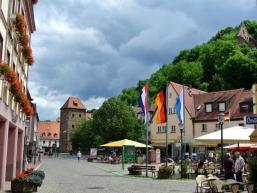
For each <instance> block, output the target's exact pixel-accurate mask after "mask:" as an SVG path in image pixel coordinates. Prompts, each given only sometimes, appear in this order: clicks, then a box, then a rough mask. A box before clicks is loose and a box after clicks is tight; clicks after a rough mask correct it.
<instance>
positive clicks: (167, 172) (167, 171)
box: [158, 166, 174, 179]
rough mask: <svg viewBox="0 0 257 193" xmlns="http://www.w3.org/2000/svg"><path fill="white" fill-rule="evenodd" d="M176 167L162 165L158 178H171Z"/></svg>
mask: <svg viewBox="0 0 257 193" xmlns="http://www.w3.org/2000/svg"><path fill="white" fill-rule="evenodd" d="M173 170H174V167H173V166H167V167H166V166H163V167H160V169H159V171H158V178H159V179H169V178H170V177H171V175H172V174H173Z"/></svg>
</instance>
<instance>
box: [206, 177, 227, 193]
mask: <svg viewBox="0 0 257 193" xmlns="http://www.w3.org/2000/svg"><path fill="white" fill-rule="evenodd" d="M209 185H210V187H211V190H212V193H223V192H224V189H223V187H224V182H223V181H221V180H220V179H218V178H216V179H215V180H214V181H210V183H209Z"/></svg>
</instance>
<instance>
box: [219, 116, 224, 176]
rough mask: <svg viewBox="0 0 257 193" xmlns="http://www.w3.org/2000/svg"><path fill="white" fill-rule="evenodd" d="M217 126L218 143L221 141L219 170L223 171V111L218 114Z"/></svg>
mask: <svg viewBox="0 0 257 193" xmlns="http://www.w3.org/2000/svg"><path fill="white" fill-rule="evenodd" d="M218 121H219V127H220V133H221V137H220V143H221V170H222V172H223V171H224V148H223V146H224V142H223V124H224V113H220V114H219V115H218Z"/></svg>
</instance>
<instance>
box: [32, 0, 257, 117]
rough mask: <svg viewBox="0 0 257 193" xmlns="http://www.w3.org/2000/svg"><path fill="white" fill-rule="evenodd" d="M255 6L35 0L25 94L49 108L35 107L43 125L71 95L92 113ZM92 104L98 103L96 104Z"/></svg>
mask: <svg viewBox="0 0 257 193" xmlns="http://www.w3.org/2000/svg"><path fill="white" fill-rule="evenodd" d="M255 3H256V2H255V0H238V1H237V3H235V1H234V0H228V1H223V0H218V1H217V0H194V1H186V0H176V1H175V0H173V1H170V0H163V1H159V0H128V1H127V0H121V1H120V0H104V1H103V0H95V1H92V0H65V3H63V0H54V1H52V0H43V1H40V2H39V3H38V5H37V6H36V8H35V14H36V24H37V32H36V33H35V34H34V35H33V48H34V51H35V53H34V55H35V57H36V63H35V65H34V66H33V67H32V70H31V73H30V79H31V81H32V82H33V84H31V85H30V87H31V90H33V91H32V94H34V95H35V97H34V98H35V101H38V102H42V101H44V100H43V98H41V97H43V96H45V97H46V98H48V99H49V100H52V101H53V103H55V105H51V104H49V103H46V102H42V104H40V105H39V110H40V112H41V113H42V115H43V118H47V117H46V116H47V115H48V116H50V118H54V116H56V113H52V114H49V113H46V112H47V111H48V110H49V109H51V111H52V110H53V109H54V107H55V108H57V106H58V105H60V104H61V103H63V102H64V101H59V100H65V99H64V96H65V97H66V96H69V95H77V96H79V97H80V98H81V99H82V100H83V101H87V102H89V103H92V104H91V106H95V105H94V104H100V103H99V101H103V99H104V98H107V97H109V96H112V95H116V94H118V93H120V91H121V89H123V88H125V87H128V86H133V85H135V84H136V83H137V81H138V80H139V79H145V78H147V77H148V76H149V75H150V74H151V73H153V72H154V71H155V70H157V69H158V68H159V67H161V65H162V64H164V63H169V62H171V61H172V59H173V57H174V56H175V55H176V54H178V52H179V51H180V50H181V49H186V48H191V47H193V46H194V45H195V44H199V43H203V42H205V41H207V40H208V39H209V38H210V37H211V36H212V35H214V34H215V33H216V32H217V30H218V29H220V28H223V27H226V26H231V25H232V26H233V25H238V24H239V22H240V21H241V20H244V19H255V18H256V12H257V9H256V5H255ZM37 87H42V89H38V88H37ZM41 95H42V96H41ZM97 97H102V98H101V100H99V99H98V100H96V98H97ZM58 101H59V102H58ZM96 101H97V102H96ZM57 103H58V104H57ZM93 103H94V104H93ZM86 105H87V104H86ZM89 106H90V105H89ZM56 112H58V108H57V109H56Z"/></svg>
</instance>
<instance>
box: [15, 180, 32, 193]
mask: <svg viewBox="0 0 257 193" xmlns="http://www.w3.org/2000/svg"><path fill="white" fill-rule="evenodd" d="M11 191H12V193H32V192H34V191H35V187H34V185H33V184H31V183H28V182H17V181H12V183H11Z"/></svg>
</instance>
